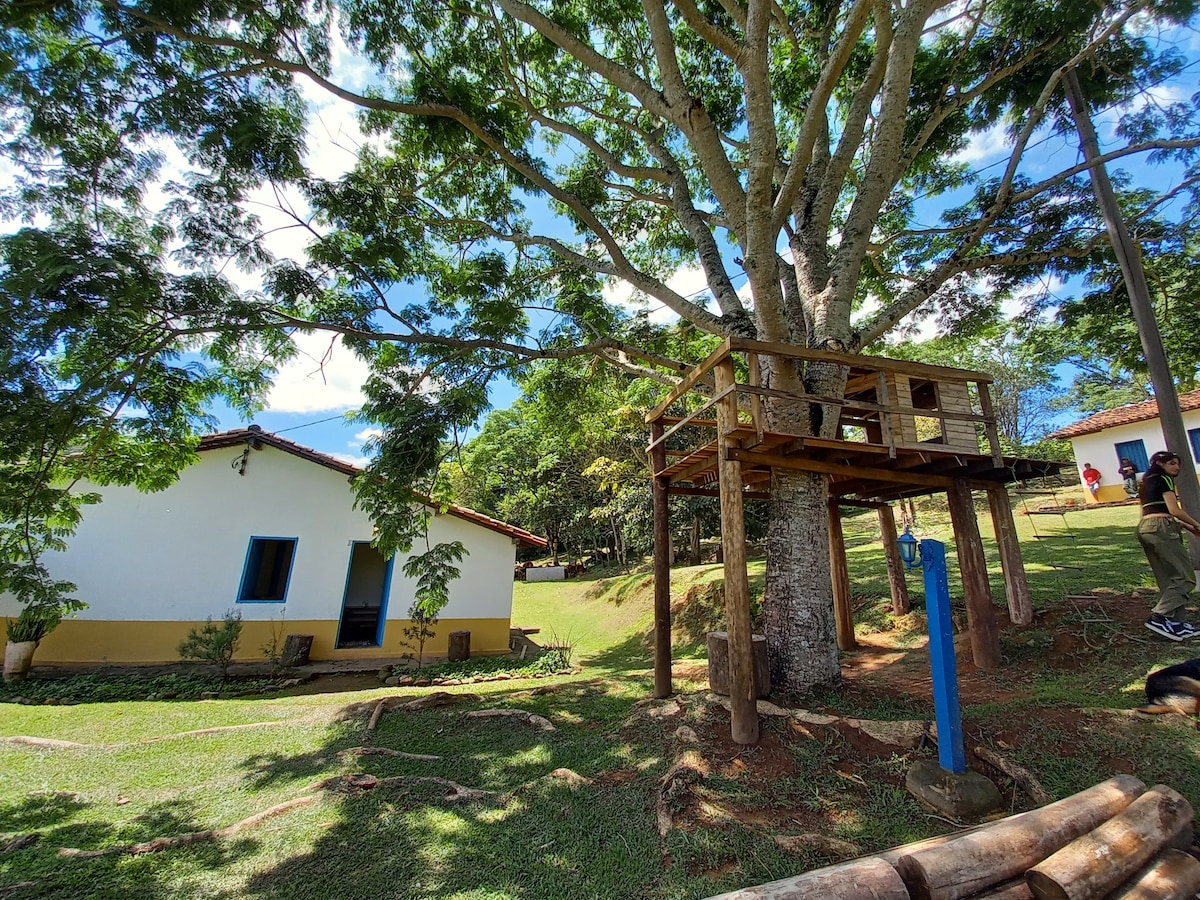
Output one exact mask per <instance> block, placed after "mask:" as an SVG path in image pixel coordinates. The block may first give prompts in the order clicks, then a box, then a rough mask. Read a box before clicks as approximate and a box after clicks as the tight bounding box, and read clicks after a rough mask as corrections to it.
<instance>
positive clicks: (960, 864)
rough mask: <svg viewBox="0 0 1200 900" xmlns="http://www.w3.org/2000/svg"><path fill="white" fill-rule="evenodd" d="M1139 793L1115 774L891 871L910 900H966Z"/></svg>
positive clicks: (904, 860) (914, 856)
mask: <svg viewBox="0 0 1200 900" xmlns="http://www.w3.org/2000/svg"><path fill="white" fill-rule="evenodd" d="M1145 790H1146V786H1145V785H1144V784H1143V783H1142V782H1141V781H1139V780H1138V779H1136V778H1134V777H1133V776H1132V775H1117V776H1115V777H1114V778H1110V779H1109V780H1108V781H1104V782H1101V783H1100V784H1098V785H1096V786H1094V787H1091V788H1088V789H1087V790H1086V791H1081V792H1080V793H1078V794H1073V795H1072V796H1070V797H1067V798H1065V799H1063V800H1059V801H1058V802H1057V803H1051V804H1050V805H1049V806H1044V807H1042V808H1041V809H1034V810H1030V811H1029V812H1027V813H1021V814H1020V815H1018V816H1012V817H1010V818H1007V819H1002V820H1001V821H999V822H996V823H994V824H992V825H989V826H987V827H985V828H981V829H979V830H978V831H973V832H971V833H969V834H965V835H963V836H961V837H958V838H955V839H954V840H951V841H946V842H945V843H943V844H940V845H937V846H934V847H927V848H926V849H923V850H917V851H915V852H913V853H909V854H907V855H904V856H901V857H900V858H899V859H898V860H897V861H896V867H897V869H898V870H899V872H900V876H901V877H902V878H903V879H904V882H905V884H907V885H908V890H909V892H910V893H911V894H912V896H913V898H915V900H959V898H961V897H969V896H970V895H971V894H974V893H977V892H979V891H982V890H985V889H987V888H991V887H994V886H996V885H998V884H1003V883H1004V882H1006V881H1010V880H1011V879H1013V878H1016V877H1017V876H1019V875H1020V874H1021V873H1022V872H1024V871H1025V870H1026V869H1028V868H1029V867H1030V866H1033V865H1036V864H1037V863H1039V862H1041V861H1042V860H1044V859H1045V858H1046V857H1047V856H1049V855H1050V854H1052V853H1054V852H1055V851H1057V850H1059V849H1060V848H1062V847H1065V846H1066V845H1067V844H1069V843H1071V841H1073V840H1075V839H1076V838H1078V837H1079V836H1080V835H1084V834H1087V833H1088V832H1089V831H1091V830H1092V829H1093V828H1095V827H1097V826H1098V825H1100V824H1101V823H1103V822H1106V821H1108V820H1109V819H1111V818H1112V817H1113V816H1115V815H1116V814H1117V813H1119V812H1121V811H1122V810H1123V809H1125V808H1126V807H1127V806H1129V805H1130V804H1131V803H1132V802H1133V801H1134V800H1135V799H1137V798H1138V797H1139V796H1140V795H1141V794H1142V793H1143V792H1145Z"/></svg>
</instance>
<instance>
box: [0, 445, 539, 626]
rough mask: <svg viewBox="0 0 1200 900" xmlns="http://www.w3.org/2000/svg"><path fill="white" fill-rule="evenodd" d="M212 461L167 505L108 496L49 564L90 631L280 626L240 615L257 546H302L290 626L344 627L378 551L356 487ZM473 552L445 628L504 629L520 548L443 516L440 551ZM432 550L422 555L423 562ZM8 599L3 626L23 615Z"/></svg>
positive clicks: (264, 611) (397, 572)
mask: <svg viewBox="0 0 1200 900" xmlns="http://www.w3.org/2000/svg"><path fill="white" fill-rule="evenodd" d="M241 455H242V451H241V449H240V448H227V449H219V450H209V451H205V452H204V453H202V454H201V458H200V462H198V463H197V464H195V465H193V466H191V467H189V468H188V469H186V470H185V471H184V472H183V473H182V475H181V476H180V479H179V481H178V482H177V483H176V484H175V485H173V486H172V487H170V488H168V489H167V490H165V491H162V492H160V493H157V494H142V493H139V492H138V491H137V490H135V489H133V488H129V487H112V488H100V489H98V490H99V493H101V494H102V495H103V496H104V501H103V502H102V503H101V504H99V505H98V506H93V507H88V508H87V509H85V512H84V518H83V522H82V523H81V524H80V527H79V530H78V532H77V534H76V535H75V537H73V538H72V539H71V541H70V549H69V550H68V552H66V553H63V554H50V555H48V556H47V558H46V564H47V566H48V567H49V569H50V572H51V574H52V575H53V576H54V577H55V578H61V579H66V580H68V581H73V582H75V584H77V585H78V587H79V590H78V591H77V593H76V596H78V597H79V598H80V599H82V600H84V601H86V602H87V603H88V604H89V608H88V609H87V610H85V611H84V612H82V613H80V614H79V618H80V619H96V620H112V619H124V620H142V621H155V620H158V621H196V620H202V619H204V618H205V617H207V616H210V615H211V616H214V617H219V616H220V615H221V614H222V613H223V612H224V611H225V610H227V609H230V608H234V607H236V608H238V609H239V610H241V612H242V616H243V618H244V619H246V620H248V621H254V620H260V621H266V620H270V619H271V618H272V617H277V616H278V615H279V614H280V611H281V609H283V608H284V607H285V604H282V603H238V602H237V599H238V591H239V588H240V585H241V579H242V572H243V568H244V566H245V562H246V552H247V548H248V546H249V542H250V538H251V537H252V536H254V537H277V538H296V539H297V544H296V550H295V557H294V560H293V565H292V572H291V578H290V581H289V583H288V590H287V598H286V614H287V618H288V620H289V621H298V620H306V619H336V618H338V616H339V615H340V612H341V606H342V597H343V594H344V592H345V587H346V575H347V571H348V566H349V562H350V551H351V543H352V542H353V541H369V540H370V539H371V534H372V526H371V522H370V520H369V519H368V518H367V516H366V515H365V514H364V513H362V512H360V511H358V510H355V509H354V508H353V497H352V495H351V491H350V485H349V481H348V480H347V476H346V475H344V474H342V473H340V472H336V471H334V470H332V469H329V468H326V467H325V466H322V465H319V464H317V463H314V462H311V461H309V460H306V459H302V458H300V457H297V456H295V455H293V454H290V453H286V452H283V451H281V450H277V449H275V448H274V447H270V446H267V447H265V448H264V449H262V450H261V451H254V452H252V453H251V454H250V457H249V463H248V465H247V467H246V473H245V475H239V474H238V471H237V468H236V465H233V466H231V464H236V462H237V461H238V460H239V459H240V458H241ZM454 540H458V541H462V542H463V544H464V545H465V546H466V548H467V550H468V551H469V553H470V555H469V556H467V557H466V558H464V559H463V562H462V564H461V570H462V577H461V578H460V579H458V580H457V581H455V582H453V584H452V587H451V592H450V603H449V605H448V606H447V608H446V609H445V610H444V611H443V613H442V616H443V617H444V618H453V619H460V618H461V619H472V618H504V619H507V618H509V617H510V615H511V610H512V571H513V564H514V560H515V552H516V548H515V546H514V545H513V541H512V538H510V537H509V536H508V535H504V534H500V533H498V532H495V531H492V530H490V529H487V528H484V527H482V526H480V525H476V524H474V523H473V522H469V521H467V520H465V519H462V518H459V517H457V516H453V515H450V514H447V515H441V516H435V517H434V518H433V519H432V521H431V523H430V529H429V541H430V543H431V544H434V543H439V542H443V541H454ZM423 549H424V547H423V545H420V546H416V547H414V550H413V552H420V551H421V550H423ZM402 565H403V558H402V557H401V556H397V558H396V560H395V562H394V565H393V572H392V580H391V591H390V594H389V599H388V603H387V618H388V619H405V618H406V617H407V612H408V607H409V604H410V603H411V600H412V588H413V584H412V582H410V581H409V580H407V579H405V578H404V575H403V573H402V571H401V569H402ZM17 611H18V606H17V604H16V602H15V600H14V599H13V598H12V597H11V595H0V615H15V614H16V612H17Z"/></svg>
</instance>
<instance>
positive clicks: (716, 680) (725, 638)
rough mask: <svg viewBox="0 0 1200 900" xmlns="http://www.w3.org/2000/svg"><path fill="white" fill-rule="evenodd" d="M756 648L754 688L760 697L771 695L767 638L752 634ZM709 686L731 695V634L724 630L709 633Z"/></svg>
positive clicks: (720, 692)
mask: <svg viewBox="0 0 1200 900" xmlns="http://www.w3.org/2000/svg"><path fill="white" fill-rule="evenodd" d="M750 641H751V644H752V645H753V648H754V690H755V696H756V697H758V698H760V699H761V698H766V697H769V696H771V669H770V667H769V666H768V665H767V639H766V637H764V636H763V635H761V634H753V635H751V636H750ZM708 688H709V690H711V691H712V692H713V693H714V694H720V695H721V696H722V697H728V696H729V635H728V634H727V633H726V632H724V631H710V632H709V633H708Z"/></svg>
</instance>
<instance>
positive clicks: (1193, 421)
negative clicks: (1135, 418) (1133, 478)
mask: <svg viewBox="0 0 1200 900" xmlns="http://www.w3.org/2000/svg"><path fill="white" fill-rule="evenodd" d="M1183 427H1184V428H1185V429H1187V430H1188V431H1191V430H1192V429H1193V428H1200V410H1196V409H1193V410H1187V411H1185V412H1184V414H1183ZM1136 440H1141V441H1142V443H1143V444H1144V445H1145V447H1146V457H1147V458H1149V457H1151V456H1153V455H1154V454H1155V453H1156V452H1158V451H1159V450H1166V449H1167V442H1166V440H1164V439H1163V433H1162V425H1161V423H1160V422H1159V420H1158V419H1157V418H1154V419H1147V420H1145V421H1143V422H1134V423H1133V424H1131V425H1117V426H1115V427H1113V428H1106V429H1104V430H1103V431H1097V432H1094V433H1092V434H1085V435H1081V436H1080V437H1073V438H1071V447H1072V448H1073V449H1074V451H1075V463H1076V465H1077V466H1078V468H1079V472H1080V477H1081V478H1082V477H1083V464H1084V463H1091V465H1092V468H1094V469H1099V470H1100V478H1101V481H1100V483H1101V484H1104V485H1112V484H1116V485H1119V484H1120V483H1121V481H1122V479H1121V475H1120V473H1119V472H1118V471H1117V469H1118V467H1119V466H1120V465H1121V463H1120V460H1119V458H1118V457H1117V444H1124V443H1126V442H1128V441H1136ZM1186 451H1187V458H1189V459H1191V461H1192V464H1193V465H1195V464H1196V457H1195V454H1193V453H1192V448H1191V447H1190V446H1189V447H1187V448H1186Z"/></svg>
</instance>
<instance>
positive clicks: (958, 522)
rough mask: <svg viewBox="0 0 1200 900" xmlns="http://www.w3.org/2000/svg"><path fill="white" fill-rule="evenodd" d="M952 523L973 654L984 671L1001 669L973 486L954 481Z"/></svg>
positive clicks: (952, 486)
mask: <svg viewBox="0 0 1200 900" xmlns="http://www.w3.org/2000/svg"><path fill="white" fill-rule="evenodd" d="M947 496H948V499H949V501H950V521H951V523H952V524H953V526H954V546H955V548H956V549H957V550H958V568H959V571H960V572H961V573H962V582H963V594H964V595H965V597H966V601H967V627H968V629H969V630H970V632H971V653H972V655H973V657H974V659H975V665H976V666H978V667H979V668H981V669H998V668H1000V632H999V630H998V629H997V627H996V608H995V607H994V606H993V605H992V591H991V588H990V587H989V586H988V576H987V560H985V559H984V557H983V543H982V541H981V540H980V537H979V521H978V520H977V519H976V518H975V504H974V503H972V501H971V483H970V482H969V481H968V480H967V479H966V478H962V477H959V478H955V479H954V483H953V484H952V485H951V487H950V490H949V491H948V492H947Z"/></svg>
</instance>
